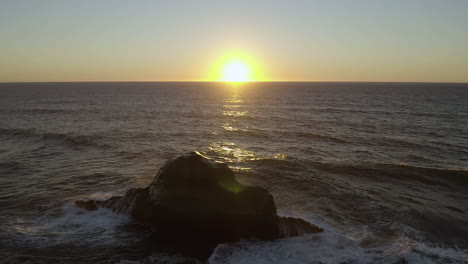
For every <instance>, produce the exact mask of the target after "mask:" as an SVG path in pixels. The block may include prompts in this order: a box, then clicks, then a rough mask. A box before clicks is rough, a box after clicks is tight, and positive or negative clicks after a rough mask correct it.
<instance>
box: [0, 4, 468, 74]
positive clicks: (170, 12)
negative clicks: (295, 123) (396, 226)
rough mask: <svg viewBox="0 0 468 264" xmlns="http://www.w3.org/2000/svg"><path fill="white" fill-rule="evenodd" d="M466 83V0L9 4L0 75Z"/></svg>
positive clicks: (0, 35)
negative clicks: (235, 72)
mask: <svg viewBox="0 0 468 264" xmlns="http://www.w3.org/2000/svg"><path fill="white" fill-rule="evenodd" d="M231 52H238V53H243V54H246V56H248V57H250V58H251V59H252V60H254V61H255V64H256V66H255V71H256V72H255V75H257V76H259V77H258V78H259V79H261V80H286V81H423V82H468V1H466V0H439V1H436V0H388V1H383V0H382V1H379V0H361V1H360V0H353V1H351V0H349V1H348V0H336V1H333V0H328V1H325V0H321V1H314V0H304V1H247V0H245V1H242V0H237V1H216V0H213V1H202V0H193V1H177V0H174V1H169V0H167V1H130V0H128V1H120V0H112V1H111V0H100V1H97V0H79V1H73V0H69V1H67V0H40V1H35V0H30V1H24V0H0V82H16V81H166V80H180V81H189V80H213V79H214V78H215V77H214V76H213V71H214V69H213V68H214V67H215V66H214V65H215V64H216V63H217V61H218V60H219V58H221V57H223V56H225V54H228V53H231Z"/></svg>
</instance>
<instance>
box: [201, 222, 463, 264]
mask: <svg viewBox="0 0 468 264" xmlns="http://www.w3.org/2000/svg"><path fill="white" fill-rule="evenodd" d="M305 218H306V219H307V217H305ZM307 220H310V217H309V219H307ZM311 222H313V223H317V219H316V220H315V222H314V221H311ZM319 225H320V226H321V227H323V228H324V229H325V231H324V232H322V233H319V234H313V235H307V236H303V237H295V238H288V239H279V240H275V241H242V242H239V243H230V244H221V245H218V247H217V248H216V249H215V251H214V253H213V254H212V255H211V257H210V258H209V263H212V264H223V263H233V264H235V263H243V264H244V263H247V264H248V263H252V264H253V263H255V264H261V263H311V264H313V263H320V264H334V263H347V264H351V263H359V264H361V263H362V264H366V263H369V264H371V263H372V264H374V263H376V264H378V263H381V264H390V263H395V262H397V261H398V260H400V259H402V258H404V259H405V260H407V261H408V262H409V263H411V264H413V263H418V264H419V263H429V264H431V263H441V262H442V263H460V264H461V263H466V260H467V259H468V250H466V249H465V250H462V249H459V250H457V249H447V248H439V247H433V246H430V245H427V244H424V243H421V242H419V241H414V240H411V239H409V238H407V237H405V236H404V235H403V234H402V235H401V237H399V238H397V239H394V240H392V241H388V243H386V244H385V245H381V246H378V247H373V248H366V247H363V246H362V244H361V241H362V240H363V239H365V238H366V237H368V236H372V235H373V234H372V233H370V232H369V231H367V230H366V229H365V228H363V230H362V233H361V234H360V235H359V236H356V234H349V235H348V234H343V233H342V232H341V231H339V230H337V229H335V228H333V227H332V226H329V225H326V224H325V223H320V224H319Z"/></svg>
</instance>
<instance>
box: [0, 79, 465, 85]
mask: <svg viewBox="0 0 468 264" xmlns="http://www.w3.org/2000/svg"><path fill="white" fill-rule="evenodd" d="M15 83H18V84H21V83H226V84H246V83H434V84H437V83H440V84H468V81H467V82H463V81H462V82H457V81H455V82H453V81H449V82H444V81H440V82H431V81H287V80H276V81H245V82H228V81H205V80H193V81H175V80H169V81H11V82H8V81H7V82H2V81H0V84H15Z"/></svg>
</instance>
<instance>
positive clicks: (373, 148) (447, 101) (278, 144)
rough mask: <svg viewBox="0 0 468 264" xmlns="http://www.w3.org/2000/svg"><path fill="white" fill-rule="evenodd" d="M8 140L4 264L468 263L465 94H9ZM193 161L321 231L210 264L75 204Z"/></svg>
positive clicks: (95, 90) (2, 193) (4, 145)
mask: <svg viewBox="0 0 468 264" xmlns="http://www.w3.org/2000/svg"><path fill="white" fill-rule="evenodd" d="M0 141H1V144H0V263H186V262H195V263H196V262H200V263H203V262H208V263H322V264H325V263H343V264H344V263H382V264H386V263H388V264H391V263H395V262H397V261H401V259H405V261H407V263H467V262H468V84H442V83H440V84H433V83H432V84H431V83H326V82H324V83H320V82H309V83H307V82H271V83H244V84H236V85H234V84H224V83H207V82H127V83H125V82H120V83H119V82H115V83H110V82H107V83H106V82H102V83H3V84H0ZM189 151H199V152H200V153H202V154H203V155H205V156H207V157H210V158H212V159H214V160H217V161H221V162H225V163H227V164H228V166H229V167H230V168H232V169H233V170H234V172H235V174H236V177H237V179H238V180H239V181H240V182H242V183H245V184H250V185H258V186H262V187H264V188H266V189H268V190H269V191H270V192H271V193H272V195H273V196H274V199H275V202H276V205H277V208H278V213H279V214H280V215H285V216H294V217H301V218H303V219H306V220H307V221H309V222H311V223H314V224H316V225H318V226H320V227H322V228H323V229H324V230H325V231H324V232H323V233H319V234H313V235H306V236H303V237H295V238H288V239H280V240H275V241H254V240H245V241H241V242H238V243H229V244H221V245H219V246H218V247H217V248H216V249H215V250H214V252H213V253H212V255H211V256H210V257H209V259H208V260H206V261H204V260H195V259H191V258H189V257H187V256H183V255H181V254H179V253H178V252H171V251H165V250H161V251H158V250H157V249H155V248H154V247H150V246H149V245H148V243H145V242H147V241H146V240H145V239H146V238H147V237H148V236H149V235H150V233H149V231H148V230H146V228H143V227H141V226H139V225H137V224H135V223H132V222H131V221H130V220H129V219H128V218H127V217H126V216H123V215H116V214H113V213H112V212H111V211H110V210H107V209H99V210H97V211H91V212H84V211H82V210H81V209H77V208H75V207H74V206H73V201H75V200H77V199H106V198H109V197H110V196H112V195H122V194H123V193H124V192H125V191H126V190H128V189H130V188H133V187H144V186H146V185H148V184H149V183H150V182H151V181H152V179H153V178H154V176H155V175H156V172H157V171H158V169H159V167H160V166H161V165H162V164H163V163H164V161H166V160H167V159H170V158H174V157H176V156H178V155H181V154H183V153H186V152H189Z"/></svg>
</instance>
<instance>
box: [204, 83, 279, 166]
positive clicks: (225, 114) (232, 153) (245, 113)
mask: <svg viewBox="0 0 468 264" xmlns="http://www.w3.org/2000/svg"><path fill="white" fill-rule="evenodd" d="M235 88H238V87H235ZM243 88H245V87H243ZM241 91H242V89H232V90H229V92H230V93H231V94H230V96H228V98H226V100H225V101H224V104H223V105H222V106H221V109H220V113H219V115H220V117H221V120H222V121H221V122H219V123H218V124H217V125H218V126H217V128H215V129H214V130H213V131H212V134H213V135H216V136H217V137H219V140H217V141H215V142H213V143H211V144H210V146H209V147H208V151H207V153H208V155H209V156H212V157H214V158H215V159H216V160H218V161H221V162H225V163H228V164H229V167H230V168H231V169H233V170H235V171H249V170H251V168H250V167H247V166H248V165H247V163H248V162H250V161H256V160H261V159H276V160H284V159H286V157H287V155H286V154H284V153H275V154H268V153H267V154H265V153H263V154H262V153H259V152H254V151H252V150H249V149H246V148H244V147H243V144H242V142H244V141H247V140H248V138H245V137H248V135H249V134H248V133H251V131H250V127H249V120H250V118H249V119H245V118H246V117H247V118H248V117H249V114H250V112H249V110H248V109H247V103H246V101H245V100H244V99H243V98H242V97H241ZM219 128H221V130H219ZM233 132H235V133H233ZM239 137H240V139H241V140H242V142H241V143H239V142H236V139H239ZM237 141H238V140H237ZM209 153H211V154H209Z"/></svg>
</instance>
